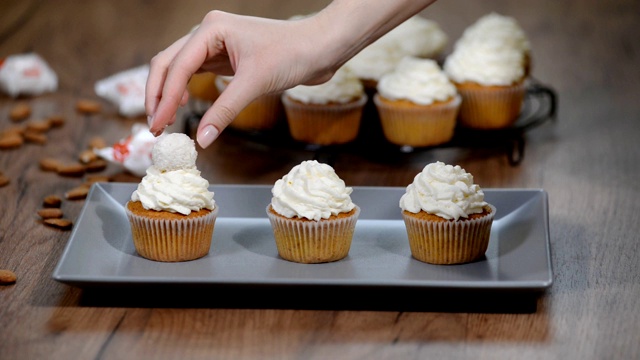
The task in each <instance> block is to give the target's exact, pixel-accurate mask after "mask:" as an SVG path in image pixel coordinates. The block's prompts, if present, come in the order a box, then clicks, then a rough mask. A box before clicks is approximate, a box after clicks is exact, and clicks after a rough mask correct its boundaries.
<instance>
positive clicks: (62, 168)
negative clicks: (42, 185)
mask: <svg viewBox="0 0 640 360" xmlns="http://www.w3.org/2000/svg"><path fill="white" fill-rule="evenodd" d="M57 171H58V175H62V176H74V177H77V176H82V175H84V172H85V168H84V165H82V164H80V163H63V164H60V165H59V166H58V169H57Z"/></svg>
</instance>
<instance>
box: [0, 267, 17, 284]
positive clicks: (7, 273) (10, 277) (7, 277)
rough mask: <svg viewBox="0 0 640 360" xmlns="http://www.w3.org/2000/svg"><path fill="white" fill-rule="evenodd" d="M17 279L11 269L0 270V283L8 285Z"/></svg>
mask: <svg viewBox="0 0 640 360" xmlns="http://www.w3.org/2000/svg"><path fill="white" fill-rule="evenodd" d="M16 280H17V276H16V274H15V273H14V272H13V271H11V270H0V285H10V284H13V283H15V282H16Z"/></svg>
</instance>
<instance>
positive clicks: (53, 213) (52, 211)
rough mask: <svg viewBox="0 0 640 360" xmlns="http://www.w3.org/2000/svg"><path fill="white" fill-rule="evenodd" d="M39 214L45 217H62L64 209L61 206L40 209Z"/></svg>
mask: <svg viewBox="0 0 640 360" xmlns="http://www.w3.org/2000/svg"><path fill="white" fill-rule="evenodd" d="M38 215H40V217H41V218H43V219H60V218H61V217H62V210H60V209H59V208H45V209H40V210H38Z"/></svg>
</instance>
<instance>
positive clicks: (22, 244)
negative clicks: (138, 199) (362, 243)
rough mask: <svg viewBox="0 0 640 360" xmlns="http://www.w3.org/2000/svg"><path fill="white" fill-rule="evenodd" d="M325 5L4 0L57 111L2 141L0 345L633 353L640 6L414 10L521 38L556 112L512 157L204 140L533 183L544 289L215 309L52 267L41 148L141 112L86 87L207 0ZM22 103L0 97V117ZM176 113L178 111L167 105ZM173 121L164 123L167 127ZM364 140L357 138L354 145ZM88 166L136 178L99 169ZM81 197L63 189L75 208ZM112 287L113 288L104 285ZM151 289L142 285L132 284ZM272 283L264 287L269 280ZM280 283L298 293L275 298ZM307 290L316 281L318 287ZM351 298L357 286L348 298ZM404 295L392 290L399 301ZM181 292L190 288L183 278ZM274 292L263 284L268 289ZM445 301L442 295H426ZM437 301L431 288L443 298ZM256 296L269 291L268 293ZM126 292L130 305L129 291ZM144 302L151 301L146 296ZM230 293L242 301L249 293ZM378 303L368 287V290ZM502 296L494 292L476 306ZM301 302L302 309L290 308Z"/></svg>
mask: <svg viewBox="0 0 640 360" xmlns="http://www.w3.org/2000/svg"><path fill="white" fill-rule="evenodd" d="M327 3H328V1H265V0H260V1H258V0H255V1H237V0H236V1H231V0H229V1H214V0H209V1H196V0H189V1H169V0H163V1H143V0H134V1H128V0H127V1H125V0H115V1H98V0H96V1H69V0H59V1H46V2H39V1H24V0H22V1H17V0H4V1H2V2H0V57H5V56H7V55H11V54H16V53H23V52H28V51H35V52H37V53H38V54H40V55H41V56H43V57H44V58H45V59H46V60H47V61H48V62H49V64H50V65H51V66H52V67H53V68H54V69H55V71H56V72H57V74H58V76H59V80H60V83H59V90H58V91H57V92H56V93H54V94H47V95H42V96H38V97H35V98H28V99H22V100H26V101H27V102H28V103H29V104H30V105H31V107H32V109H33V115H32V117H33V118H38V117H46V116H49V115H51V114H57V113H59V114H63V115H64V116H65V119H66V124H65V125H64V126H63V127H61V128H57V129H53V130H51V131H50V132H49V133H48V136H49V139H48V142H47V143H46V144H44V145H37V144H25V145H23V146H22V147H20V148H18V149H13V150H0V172H2V173H3V174H5V175H6V176H8V177H9V178H10V183H9V184H8V185H7V186H4V187H2V188H0V269H3V268H4V269H11V270H13V271H14V272H15V273H16V274H17V276H18V281H17V282H16V283H15V284H14V285H10V286H0V358H2V359H87V358H90V359H124V358H135V359H175V358H184V359H194V358H203V359H204V358H206V359H210V358H216V359H249V358H273V359H391V358H393V359H418V358H436V357H438V358H443V359H463V358H474V359H514V358H517V359H633V358H638V356H640V345H639V344H640V300H639V299H640V266H639V265H640V264H639V260H638V259H639V257H638V250H639V245H638V244H639V241H638V239H639V236H638V234H639V233H640V225H639V222H638V217H639V215H638V214H640V205H639V203H640V202H639V200H640V196H639V195H640V190H639V189H640V187H639V186H638V179H639V178H640V167H639V166H638V161H639V160H640V151H639V150H640V146H639V145H638V141H639V140H638V139H640V116H639V114H640V105H639V104H640V102H639V101H638V100H639V99H638V97H639V94H640V92H639V90H640V87H639V84H640V70H639V69H640V68H639V66H638V64H639V60H640V58H639V54H640V42H639V41H638V37H637V34H638V33H639V32H640V2H638V1H632V0H627V1H624V0H614V1H607V2H603V1H594V0H588V1H578V0H571V1H553V0H542V1H532V0H525V1H505V0H486V1H467V0H441V1H439V2H437V3H436V4H434V5H432V6H431V7H429V8H428V9H427V10H426V11H424V13H423V15H424V16H425V17H427V18H429V19H432V20H434V21H437V22H438V23H439V25H440V26H441V27H442V28H443V30H445V32H446V33H447V34H448V35H449V37H450V40H449V48H448V49H447V51H450V49H451V48H450V46H451V44H452V43H453V42H454V41H455V39H457V38H458V37H459V36H460V34H461V33H462V31H463V30H464V28H465V27H466V26H468V25H469V24H471V23H472V22H473V21H475V20H476V19H477V18H479V17H480V16H482V15H485V14H487V13H489V12H491V11H496V12H498V13H501V14H504V15H510V16H513V17H515V18H516V19H517V20H518V21H519V22H520V24H521V25H522V27H523V28H524V29H525V31H526V32H527V34H528V36H529V37H530V40H531V44H532V49H533V76H534V77H535V78H536V79H538V80H539V81H540V82H542V83H543V84H545V85H547V86H549V87H551V88H552V89H553V90H555V91H556V93H557V99H558V108H557V111H558V112H557V119H556V121H555V122H547V123H544V124H542V125H541V126H539V127H536V128H534V129H531V130H530V131H527V132H526V134H525V140H526V141H525V152H524V156H523V158H522V161H521V162H520V163H519V164H517V165H515V166H513V165H511V164H509V162H508V157H507V156H506V155H505V151H504V149H503V148H502V147H501V145H500V144H496V145H497V146H495V147H494V146H479V147H477V146H452V147H443V148H438V149H432V150H429V151H418V152H416V153H412V154H409V155H401V156H396V155H397V154H396V155H393V154H390V153H386V152H383V151H380V149H376V148H371V149H368V148H366V147H363V148H362V149H359V150H354V149H352V150H353V151H344V152H339V153H318V152H314V151H309V149H300V148H291V147H287V146H272V145H269V144H265V143H264V142H260V141H253V139H247V138H246V137H242V136H238V135H237V134H234V133H233V132H225V133H223V134H222V136H221V138H220V139H219V140H218V141H217V142H216V143H215V144H214V145H213V146H212V147H211V148H209V149H207V150H200V152H199V157H198V166H199V168H200V169H201V170H202V172H203V175H204V176H205V177H206V178H207V179H209V180H210V182H211V183H212V184H271V183H273V182H274V181H275V180H277V179H278V178H280V177H281V176H282V175H283V174H284V173H286V172H287V171H288V170H289V169H290V168H291V167H292V166H293V165H295V164H297V163H299V162H300V161H302V160H305V159H308V158H312V157H314V156H321V157H324V158H323V159H327V160H330V161H331V163H332V164H333V165H334V167H335V169H336V171H337V173H338V174H339V175H340V176H341V177H342V178H343V179H344V180H345V181H346V183H347V184H349V185H351V186H360V185H374V186H405V185H407V184H408V183H409V182H410V181H411V180H412V178H413V176H414V175H415V174H416V173H417V172H418V171H420V170H421V169H422V167H424V165H425V164H427V163H429V162H432V161H436V160H441V161H444V162H446V163H453V164H459V165H461V166H462V167H464V168H465V169H466V170H467V171H469V172H471V173H472V174H473V175H474V177H475V181H476V182H477V183H478V184H481V186H482V187H484V188H542V189H544V190H546V191H547V192H548V194H549V221H550V233H551V250H552V262H553V270H554V283H553V286H552V287H551V288H550V289H549V290H548V291H547V292H546V293H544V294H542V295H541V296H539V297H536V298H535V299H534V300H533V307H532V308H531V307H528V308H524V309H522V308H519V307H518V306H512V305H518V302H519V301H524V300H521V299H519V298H518V297H516V298H508V297H507V298H500V297H493V298H489V301H486V300H485V301H484V303H483V304H482V305H484V306H480V307H474V306H465V305H471V304H474V301H475V300H477V301H480V299H474V298H473V297H463V298H461V297H460V296H458V297H456V294H446V295H445V294H438V293H433V294H432V293H426V294H421V295H420V296H423V297H424V299H409V298H407V299H406V300H407V301H408V302H416V300H423V301H424V305H425V306H424V309H421V310H416V311H410V310H407V311H405V310H402V311H398V310H394V309H367V306H366V305H363V309H354V310H335V309H334V310H331V309H330V310H322V309H304V308H298V309H295V308H291V309H277V306H276V304H275V303H272V304H271V305H273V306H269V304H266V303H265V306H263V308H260V306H256V305H255V302H254V303H253V305H251V302H250V301H248V303H249V305H248V306H242V305H243V304H244V303H243V301H242V300H243V299H242V298H241V297H240V298H238V296H237V294H236V298H235V300H237V301H238V303H237V304H238V305H237V306H234V305H233V304H230V303H229V302H226V303H225V301H224V299H225V297H226V296H227V295H228V294H230V291H229V293H227V292H220V293H219V294H216V295H217V296H218V297H219V299H222V300H221V301H220V304H222V305H220V306H215V303H214V305H213V306H212V305H211V304H207V303H203V302H198V301H197V298H196V299H194V298H188V299H183V301H180V300H176V301H173V302H170V303H166V302H158V301H154V298H153V296H163V295H164V296H169V297H171V298H172V299H174V300H175V295H177V294H176V293H171V294H166V292H165V293H162V292H160V293H155V294H153V296H146V297H145V296H142V295H141V294H137V293H136V292H135V291H132V298H131V299H130V300H129V301H117V300H116V299H115V298H114V297H112V296H110V294H111V293H110V291H108V290H107V291H101V292H97V293H91V292H87V291H83V290H81V289H78V288H74V287H70V286H67V285H64V284H61V283H58V282H56V281H54V280H53V279H52V278H51V274H52V272H53V270H54V267H55V266H56V264H57V262H58V260H59V259H60V256H61V254H62V251H63V249H64V246H65V244H66V242H67V240H68V239H69V236H70V234H71V232H70V231H61V230H57V229H53V228H50V227H46V226H44V225H43V224H42V223H41V222H40V219H39V217H38V216H37V214H36V211H37V210H38V209H39V208H41V205H42V199H43V198H44V197H45V196H47V195H50V194H59V195H61V194H64V192H65V191H67V190H68V189H69V188H71V187H73V186H76V185H80V184H81V183H82V182H83V179H82V178H68V177H61V176H58V175H57V174H55V173H51V172H44V171H42V170H41V169H40V168H39V165H38V162H39V160H40V159H41V158H43V157H45V156H56V157H58V158H67V159H75V158H76V157H77V155H78V153H79V152H80V151H81V150H82V149H84V148H86V147H87V145H88V142H89V141H90V139H91V138H92V137H94V136H101V137H103V138H104V139H105V140H106V141H107V142H108V143H113V142H115V141H117V140H119V139H121V138H123V137H124V136H126V135H128V133H129V131H130V129H131V126H132V125H133V124H134V123H136V122H144V121H145V120H144V119H124V118H121V117H119V116H118V115H117V114H116V112H115V108H114V107H113V106H112V105H110V104H108V103H106V102H103V105H104V108H103V112H102V113H100V114H96V115H92V116H83V115H79V114H77V113H76V112H75V110H74V104H75V101H76V100H77V99H79V98H92V99H98V98H97V96H96V95H95V93H94V92H93V86H94V83H95V82H96V81H97V80H100V79H102V78H104V77H106V76H108V75H111V74H113V73H116V72H119V71H122V70H124V69H128V68H131V67H134V66H137V65H141V64H143V63H145V62H147V61H148V60H149V59H150V58H151V57H152V56H153V55H154V54H155V53H157V52H158V51H160V50H162V49H164V48H165V47H166V46H168V45H169V44H170V43H171V42H172V41H174V40H175V39H177V38H178V37H179V36H181V35H182V34H184V33H185V32H187V31H188V30H189V29H190V28H191V27H192V26H193V25H195V24H197V23H198V22H199V21H200V20H201V19H202V17H203V16H204V14H205V13H206V12H207V11H208V10H211V9H221V10H226V11H231V12H237V13H242V14H249V15H257V16H266V17H273V18H288V17H290V16H292V15H297V14H306V13H310V12H313V11H317V10H319V9H320V8H321V7H322V6H324V5H325V4H327ZM17 101H18V100H16V99H11V98H9V97H7V96H5V95H1V96H0V130H3V129H5V128H7V127H9V126H11V125H12V124H11V122H10V121H9V120H8V116H9V115H8V114H9V111H10V109H11V108H12V107H13V106H14V105H15V104H16V102H17ZM180 118H181V119H182V114H181V116H180ZM182 129H183V128H182V125H181V124H178V125H176V126H174V127H172V128H171V129H170V131H182ZM363 149H364V150H366V151H363ZM102 174H105V175H108V176H112V178H113V179H115V180H118V181H137V179H136V178H133V177H131V176H126V174H122V170H121V169H120V168H118V167H116V166H113V165H110V166H109V167H108V168H107V169H106V170H104V171H103V172H102ZM82 205H83V201H81V200H80V201H64V203H63V210H64V212H65V216H66V217H68V218H70V219H72V220H75V219H76V217H77V216H78V215H79V213H80V211H81V209H82ZM114 291H115V290H114ZM147 295H148V294H147ZM266 295H269V294H265V296H266ZM287 295H288V296H296V294H295V292H293V293H291V292H289V293H287ZM316 295H317V296H320V294H316ZM352 295H354V296H355V295H357V294H352ZM405 295H406V294H403V293H398V294H390V296H391V297H394V296H395V298H394V300H395V301H396V302H401V301H399V300H402V298H401V297H402V296H405ZM185 296H189V297H191V296H193V297H197V296H198V293H197V292H195V293H194V292H189V293H188V294H185ZM269 296H271V297H274V296H275V297H276V298H277V296H278V295H277V294H276V295H274V294H270V295H269ZM441 296H442V297H443V298H445V299H447V301H451V303H452V304H456V305H459V306H457V307H452V306H441V305H443V301H438V300H441V299H439V297H441ZM445 296H447V297H445ZM266 297H268V296H266ZM140 299H142V301H141V300H140ZM155 300H157V299H155ZM245 300H246V299H245ZM370 301H372V302H373V303H374V304H375V301H376V300H375V299H372V300H370ZM492 305H498V306H492ZM301 307H303V306H302V305H301Z"/></svg>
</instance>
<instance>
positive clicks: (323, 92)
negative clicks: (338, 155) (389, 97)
mask: <svg viewBox="0 0 640 360" xmlns="http://www.w3.org/2000/svg"><path fill="white" fill-rule="evenodd" d="M282 102H283V104H284V109H285V113H286V115H287V123H288V124H289V133H290V134H291V137H292V138H293V139H294V140H296V141H299V142H303V143H307V144H315V145H337V144H345V143H348V142H350V141H353V140H355V138H356V137H357V136H358V130H359V129H360V121H361V119H362V111H363V109H364V105H365V103H366V102H367V95H366V94H365V93H364V88H363V86H362V83H361V82H360V81H359V80H358V78H357V77H356V76H355V75H354V74H353V73H352V72H351V71H350V70H349V69H348V68H346V67H344V66H343V67H341V68H340V69H338V71H336V73H335V74H334V75H333V77H332V78H331V79H330V80H329V81H327V82H325V83H323V84H320V85H313V86H307V85H298V86H296V87H294V88H291V89H288V90H285V92H284V94H283V95H282Z"/></svg>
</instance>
